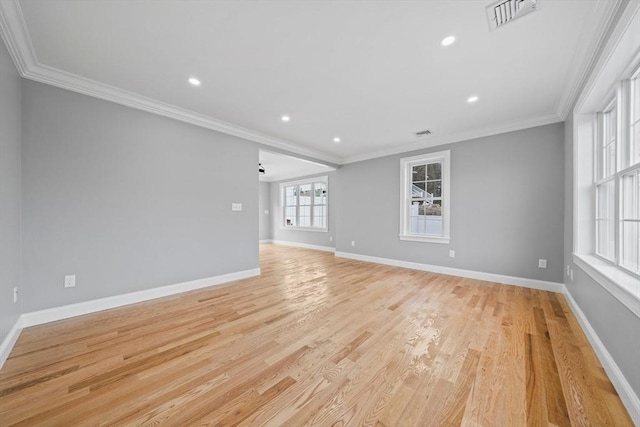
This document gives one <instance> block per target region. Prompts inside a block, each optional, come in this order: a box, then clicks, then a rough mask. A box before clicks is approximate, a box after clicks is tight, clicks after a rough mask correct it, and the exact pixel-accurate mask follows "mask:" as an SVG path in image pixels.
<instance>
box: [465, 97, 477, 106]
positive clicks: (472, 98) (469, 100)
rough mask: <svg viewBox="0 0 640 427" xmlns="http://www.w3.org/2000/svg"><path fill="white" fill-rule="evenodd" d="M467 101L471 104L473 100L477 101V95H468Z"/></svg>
mask: <svg viewBox="0 0 640 427" xmlns="http://www.w3.org/2000/svg"><path fill="white" fill-rule="evenodd" d="M467 102H468V103H469V104H473V103H474V102H478V97H477V96H475V95H473V96H470V97H468V98H467Z"/></svg>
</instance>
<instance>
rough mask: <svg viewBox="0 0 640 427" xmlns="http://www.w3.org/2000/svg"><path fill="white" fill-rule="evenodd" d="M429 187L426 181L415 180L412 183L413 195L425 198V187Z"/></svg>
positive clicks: (417, 197) (416, 197)
mask: <svg viewBox="0 0 640 427" xmlns="http://www.w3.org/2000/svg"><path fill="white" fill-rule="evenodd" d="M426 188H427V183H426V182H414V183H413V184H412V185H411V197H412V198H414V199H424V198H425V197H426V194H425V189H426Z"/></svg>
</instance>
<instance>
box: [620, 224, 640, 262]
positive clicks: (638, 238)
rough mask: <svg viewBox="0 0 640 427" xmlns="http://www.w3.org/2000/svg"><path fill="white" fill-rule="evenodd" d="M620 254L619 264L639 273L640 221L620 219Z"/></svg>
mask: <svg viewBox="0 0 640 427" xmlns="http://www.w3.org/2000/svg"><path fill="white" fill-rule="evenodd" d="M621 247H622V254H621V257H620V258H621V259H620V264H622V266H623V267H625V268H628V269H629V270H631V271H633V272H635V273H640V222H636V221H622V245H621Z"/></svg>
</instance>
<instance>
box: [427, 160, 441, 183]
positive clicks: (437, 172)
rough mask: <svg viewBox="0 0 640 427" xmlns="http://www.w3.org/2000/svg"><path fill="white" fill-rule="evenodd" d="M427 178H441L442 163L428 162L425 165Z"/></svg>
mask: <svg viewBox="0 0 640 427" xmlns="http://www.w3.org/2000/svg"><path fill="white" fill-rule="evenodd" d="M427 179H428V180H431V179H442V163H440V162H438V163H430V164H428V165H427Z"/></svg>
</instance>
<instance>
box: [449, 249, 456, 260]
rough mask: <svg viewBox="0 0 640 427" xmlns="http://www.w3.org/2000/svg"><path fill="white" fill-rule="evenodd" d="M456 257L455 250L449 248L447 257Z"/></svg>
mask: <svg viewBox="0 0 640 427" xmlns="http://www.w3.org/2000/svg"><path fill="white" fill-rule="evenodd" d="M455 257H456V251H454V250H453V249H451V250H450V251H449V258H455Z"/></svg>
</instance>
